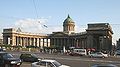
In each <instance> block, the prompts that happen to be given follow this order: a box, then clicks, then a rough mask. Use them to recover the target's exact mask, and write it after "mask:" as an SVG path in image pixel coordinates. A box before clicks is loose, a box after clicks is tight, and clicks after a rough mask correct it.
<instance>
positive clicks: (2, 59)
mask: <svg viewBox="0 0 120 67" xmlns="http://www.w3.org/2000/svg"><path fill="white" fill-rule="evenodd" d="M21 64H22V61H21V60H20V59H19V58H15V57H14V56H13V55H12V54H10V53H7V52H0V66H2V67H20V65H21Z"/></svg>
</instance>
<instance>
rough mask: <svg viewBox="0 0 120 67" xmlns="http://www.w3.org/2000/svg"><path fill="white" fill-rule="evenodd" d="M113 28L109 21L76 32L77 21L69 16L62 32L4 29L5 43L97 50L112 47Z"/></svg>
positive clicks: (90, 25)
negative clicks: (28, 31) (31, 32)
mask: <svg viewBox="0 0 120 67" xmlns="http://www.w3.org/2000/svg"><path fill="white" fill-rule="evenodd" d="M112 34H113V31H112V28H111V26H110V24H109V23H94V24H88V28H87V29H86V31H85V32H80V33H75V22H74V21H73V20H72V19H71V18H70V16H69V15H68V17H67V18H66V19H65V20H64V22H63V31H62V32H53V33H52V34H49V35H41V34H30V33H23V32H22V31H21V30H20V29H19V30H18V31H17V30H15V29H13V28H9V29H3V44H10V45H14V46H16V45H21V46H27V45H34V46H38V47H41V48H43V47H53V48H58V49H63V48H66V49H70V48H71V47H74V48H86V49H92V48H94V49H96V50H107V51H110V50H111V49H112Z"/></svg>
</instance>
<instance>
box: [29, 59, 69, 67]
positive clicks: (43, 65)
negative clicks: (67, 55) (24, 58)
mask: <svg viewBox="0 0 120 67" xmlns="http://www.w3.org/2000/svg"><path fill="white" fill-rule="evenodd" d="M31 67H70V66H67V65H62V64H60V63H59V62H58V61H56V60H51V59H42V60H40V61H39V62H34V63H32V64H31Z"/></svg>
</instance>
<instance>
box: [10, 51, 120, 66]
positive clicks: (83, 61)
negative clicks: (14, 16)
mask: <svg viewBox="0 0 120 67" xmlns="http://www.w3.org/2000/svg"><path fill="white" fill-rule="evenodd" d="M10 53H12V54H13V55H14V56H16V57H19V56H20V54H21V53H23V52H10ZM25 53H28V52H25ZM29 53H32V52H29ZM34 54H36V55H37V56H38V57H39V58H48V59H55V60H57V61H59V62H60V63H62V64H65V65H69V66H71V67H91V66H92V65H95V64H114V65H117V66H118V67H120V62H119V61H120V58H117V57H109V58H89V57H83V56H68V55H62V54H44V53H39V52H36V53H34ZM30 64H31V63H27V62H23V64H22V65H21V67H31V66H30Z"/></svg>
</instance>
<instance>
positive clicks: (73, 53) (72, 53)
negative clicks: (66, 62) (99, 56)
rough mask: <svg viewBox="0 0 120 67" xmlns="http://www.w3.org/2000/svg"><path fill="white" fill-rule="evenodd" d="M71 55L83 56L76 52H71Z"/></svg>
mask: <svg viewBox="0 0 120 67" xmlns="http://www.w3.org/2000/svg"><path fill="white" fill-rule="evenodd" d="M69 55H70V56H82V55H81V54H79V53H75V52H70V53H69Z"/></svg>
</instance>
